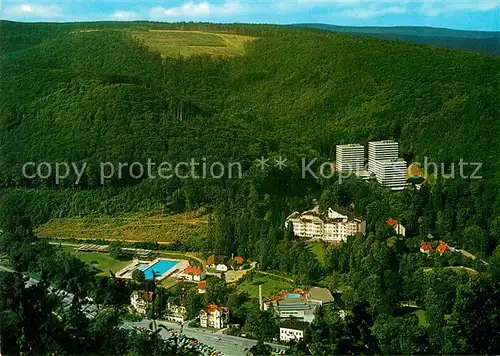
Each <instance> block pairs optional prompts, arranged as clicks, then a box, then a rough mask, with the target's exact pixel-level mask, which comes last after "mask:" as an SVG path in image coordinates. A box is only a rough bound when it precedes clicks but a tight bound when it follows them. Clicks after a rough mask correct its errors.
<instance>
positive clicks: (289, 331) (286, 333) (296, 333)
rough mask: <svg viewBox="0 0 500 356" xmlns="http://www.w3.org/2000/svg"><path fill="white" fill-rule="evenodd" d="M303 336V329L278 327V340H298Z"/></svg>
mask: <svg viewBox="0 0 500 356" xmlns="http://www.w3.org/2000/svg"><path fill="white" fill-rule="evenodd" d="M303 338H304V330H303V329H299V328H292V327H288V328H287V327H280V341H283V342H290V341H299V340H300V339H303Z"/></svg>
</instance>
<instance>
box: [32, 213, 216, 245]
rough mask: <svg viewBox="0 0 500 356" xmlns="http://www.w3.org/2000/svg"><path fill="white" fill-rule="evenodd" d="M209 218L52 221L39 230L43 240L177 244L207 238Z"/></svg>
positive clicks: (188, 215) (187, 215)
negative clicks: (186, 240)
mask: <svg viewBox="0 0 500 356" xmlns="http://www.w3.org/2000/svg"><path fill="white" fill-rule="evenodd" d="M207 230H208V216H207V215H204V216H199V215H198V214H197V213H183V214H173V215H168V216H147V215H141V214H133V215H127V216H122V217H112V218H88V217H86V218H71V219H52V220H50V221H49V222H48V223H46V224H44V225H42V226H41V227H39V228H38V229H37V230H36V234H37V235H38V237H40V238H53V239H75V240H106V241H123V242H139V241H145V242H152V241H158V242H164V243H168V242H175V241H182V240H184V239H186V238H189V237H203V236H206V235H207Z"/></svg>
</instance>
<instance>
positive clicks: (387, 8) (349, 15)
mask: <svg viewBox="0 0 500 356" xmlns="http://www.w3.org/2000/svg"><path fill="white" fill-rule="evenodd" d="M0 18H1V19H4V20H13V21H30V22H32V21H37V22H38V21H58V22H68V21H101V20H116V21H133V20H148V21H165V22H178V21H201V22H224V23H233V22H240V23H241V22H244V23H274V24H290V23H313V22H315V23H327V24H332V25H343V26H432V27H445V28H453V29H464V30H482V31H500V0H468V1H467V0H454V1H450V0H407V1H395V0H378V1H367V0H201V1H199V0H17V1H16V0H0Z"/></svg>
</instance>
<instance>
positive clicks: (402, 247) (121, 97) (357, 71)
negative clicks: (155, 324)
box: [0, 22, 500, 354]
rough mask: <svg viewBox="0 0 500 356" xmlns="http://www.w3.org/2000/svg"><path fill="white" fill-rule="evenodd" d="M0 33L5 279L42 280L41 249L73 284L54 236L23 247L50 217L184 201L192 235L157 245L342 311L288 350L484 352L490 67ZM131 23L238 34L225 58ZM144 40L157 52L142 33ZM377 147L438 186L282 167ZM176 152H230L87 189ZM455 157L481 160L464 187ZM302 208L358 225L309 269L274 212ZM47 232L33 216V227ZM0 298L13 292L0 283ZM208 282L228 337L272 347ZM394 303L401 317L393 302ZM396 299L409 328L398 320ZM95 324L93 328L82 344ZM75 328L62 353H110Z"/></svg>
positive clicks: (490, 303) (496, 126)
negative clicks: (175, 171)
mask: <svg viewBox="0 0 500 356" xmlns="http://www.w3.org/2000/svg"><path fill="white" fill-rule="evenodd" d="M1 26H2V28H1V30H0V33H1V34H2V35H1V45H2V47H1V48H2V53H1V56H0V76H1V80H0V93H1V95H0V229H1V230H3V231H4V233H3V234H2V235H1V238H0V252H1V253H2V254H3V255H5V256H7V258H8V260H9V261H10V263H11V264H12V266H13V268H15V269H16V270H18V271H22V272H26V271H28V272H31V273H34V274H41V275H42V276H44V273H47V271H51V269H50V268H48V266H51V265H52V262H49V261H51V259H52V258H53V256H54V255H55V256H58V257H57V258H61V260H62V261H66V260H67V261H68V262H67V263H66V262H61V263H60V264H57V265H56V267H57V268H59V267H61V268H59V269H60V271H59V269H58V271H57V272H54V273H53V274H50V275H49V277H50V278H48V279H47V281H49V282H51V283H53V281H54V280H56V281H59V282H60V281H66V280H68V281H69V282H68V283H70V284H71V286H73V287H74V288H75V290H77V291H78V290H79V289H80V286H84V285H85V284H82V283H81V282H80V281H78V279H79V278H80V277H79V276H78V273H76V274H74V275H73V276H72V277H71V278H73V277H74V278H75V282H73V279H69V278H67V277H65V276H66V274H70V272H72V271H73V269H72V270H71V271H70V270H66V269H65V268H66V266H70V265H72V264H73V263H74V261H75V260H76V259H75V258H74V257H71V256H69V255H66V254H64V253H63V252H59V253H57V254H55V252H53V251H52V250H53V249H55V247H53V246H52V247H50V246H47V245H46V244H44V243H43V242H41V241H40V240H38V239H37V238H36V236H35V233H34V231H36V230H35V228H37V227H39V226H41V225H43V224H44V223H46V222H47V221H49V220H50V219H53V218H65V219H66V220H63V221H62V222H64V221H66V222H68V221H70V222H71V221H77V222H78V223H83V224H88V223H92V222H93V223H94V224H95V222H96V221H100V220H99V219H97V218H112V217H123V216H124V214H125V213H135V214H131V215H133V216H148V214H151V215H152V216H156V215H154V214H157V215H158V214H159V215H169V214H170V213H173V212H177V213H178V212H190V211H193V210H195V209H198V208H201V207H203V208H204V209H203V211H206V212H207V213H208V214H207V215H208V217H207V220H208V227H207V228H206V229H205V228H203V230H202V231H201V232H200V234H198V233H197V234H192V236H191V235H190V236H186V238H185V239H183V240H182V241H181V242H180V243H179V244H175V248H177V249H180V250H183V251H194V252H197V253H199V254H200V255H202V256H204V257H207V256H209V255H215V256H218V257H224V256H225V257H228V256H231V255H232V254H234V255H238V256H243V257H244V258H245V259H247V260H250V261H255V262H257V264H258V270H260V271H271V273H279V274H280V275H282V276H285V278H288V279H293V281H294V283H296V284H297V285H298V286H304V287H308V286H313V285H323V286H327V287H328V288H330V289H331V290H333V291H335V290H339V291H340V292H342V300H343V301H344V303H345V310H346V312H347V317H346V318H345V319H342V320H341V319H340V318H339V317H338V313H337V311H336V310H333V309H332V310H330V309H331V308H325V310H323V309H320V310H319V312H318V313H317V315H316V318H317V319H316V320H317V321H316V322H315V323H313V324H312V325H311V327H310V330H309V331H308V333H309V334H308V335H307V337H306V341H307V343H308V345H307V347H306V346H304V345H302V346H300V345H299V347H303V348H304V347H305V348H306V349H307V352H310V353H312V354H361V353H366V354H374V353H378V352H382V353H385V354H426V353H428V354H466V353H471V354H498V352H499V350H500V341H499V340H498V335H499V332H500V331H499V325H500V321H499V315H500V313H499V310H500V306H499V304H498V301H499V300H500V299H499V289H498V280H499V276H500V193H499V192H500V190H499V183H500V140H498V137H497V136H498V133H499V132H500V115H499V113H500V101H499V100H498V97H499V92H500V88H499V85H500V58H497V57H492V56H483V55H479V54H474V53H467V52H461V51H453V50H446V49H439V48H434V47H429V46H420V45H409V44H404V43H399V42H391V41H385V40H381V39H376V38H368V37H361V36H354V35H347V34H336V33H329V32H323V31H318V30H310V29H301V28H293V27H280V26H260V25H215V24H195V23H191V24H187V23H180V24H161V23H146V22H131V23H126V24H124V23H112V22H108V23H105V22H103V23H81V24H78V23H69V24H20V23H12V22H1ZM150 29H155V30H159V29H160V30H196V31H208V32H210V33H222V34H225V35H231V36H232V35H242V36H248V37H251V38H252V40H249V41H246V43H245V47H244V50H238V53H237V54H238V55H235V56H231V57H229V56H218V55H217V53H220V52H224V51H213V46H221V44H220V43H219V42H217V43H211V42H207V43H205V44H203V43H201V44H200V43H198V44H193V43H191V42H189V41H187V40H186V41H183V42H182V46H184V47H183V48H184V49H185V48H186V46H187V47H189V48H190V45H195V46H198V48H196V51H185V52H184V53H185V54H187V55H185V56H183V55H182V53H183V51H181V50H179V51H176V50H175V48H174V50H172V46H171V43H167V45H168V51H165V52H164V53H162V54H163V56H162V54H160V53H159V52H157V51H156V50H155V49H154V48H152V47H149V46H148V45H147V41H145V40H144V39H145V38H146V39H148V37H149V36H148V32H147V31H149V30H150ZM138 31H139V32H140V31H143V32H144V33H142V36H138V35H137V33H138ZM228 38H231V37H230V36H229V37H228ZM154 40H155V43H156V45H158V47H156V48H164V47H162V46H163V44H164V43H161V41H163V40H164V39H163V38H162V37H161V36H158V35H157V34H155V36H154ZM165 40H168V39H165ZM158 41H160V42H158ZM190 43H191V44H190ZM186 44H187V45H186ZM222 45H223V44H222ZM203 46H206V47H207V49H206V51H203ZM190 49H191V48H190ZM193 52H196V53H193ZM179 54H180V55H179ZM377 139H395V140H397V141H398V142H399V143H400V155H401V156H403V157H404V158H406V159H407V160H408V161H410V162H411V161H419V162H422V163H423V162H424V160H425V157H427V160H428V161H431V162H435V163H437V164H438V165H441V164H444V166H445V169H443V171H444V173H450V170H451V167H452V166H451V165H452V164H453V163H455V172H456V174H455V178H451V177H442V176H441V175H440V174H438V176H437V177H429V179H428V182H427V183H425V184H424V185H423V186H422V187H421V189H419V190H418V189H415V187H409V188H408V189H406V190H405V191H402V192H393V191H390V190H389V189H385V188H382V187H381V186H380V185H378V184H377V183H375V182H366V181H363V180H360V179H356V178H354V177H351V178H349V179H344V180H343V181H342V182H339V180H338V176H337V175H333V176H332V177H331V178H330V179H327V178H324V179H313V177H312V176H311V175H308V176H306V177H303V176H302V175H301V159H302V158H307V159H308V160H309V159H313V158H318V162H317V164H316V165H315V166H314V167H313V168H312V169H313V170H314V171H317V170H318V168H319V164H320V163H322V162H331V161H332V160H333V159H334V157H333V153H334V149H335V145H336V144H340V143H354V142H358V143H361V144H366V143H367V142H368V141H371V140H377ZM261 157H268V158H269V159H270V161H269V166H268V167H267V168H266V167H264V169H261V168H260V167H259V166H257V165H256V164H255V163H256V161H255V160H256V159H261ZM280 157H283V158H286V159H287V161H286V167H285V168H283V167H281V168H282V169H280V168H279V167H276V166H275V165H274V164H273V163H274V162H275V159H278V158H280ZM191 159H195V160H197V161H198V162H201V161H203V162H207V163H208V164H210V163H212V162H222V163H231V162H238V163H240V164H241V177H240V176H236V177H235V178H231V179H230V178H228V177H227V176H225V177H224V178H223V179H215V178H206V179H205V178H200V177H199V178H194V177H188V178H181V177H179V175H178V176H177V177H172V178H169V179H163V178H160V177H156V178H155V179H148V178H146V177H145V176H141V177H140V178H137V177H136V176H137V174H136V173H137V172H136V171H128V172H127V171H125V172H124V173H123V175H122V176H121V177H118V176H117V175H114V176H112V177H110V178H109V179H104V180H103V179H102V176H101V175H100V169H99V168H100V163H103V162H110V164H117V163H118V162H127V163H132V162H141V163H142V164H143V165H145V164H146V162H148V160H151V161H153V162H156V163H161V162H170V163H171V164H173V165H175V164H176V163H178V162H189V161H190V160H191ZM461 160H463V161H462V162H477V163H482V167H481V170H480V172H478V175H481V176H482V177H483V178H481V179H467V178H466V177H462V178H460V177H457V175H458V163H459V162H460V161H461ZM26 162H37V163H40V162H48V163H51V164H53V165H54V164H55V163H57V162H67V163H70V164H71V163H74V164H75V165H77V166H78V167H80V166H81V165H83V164H84V163H85V164H87V169H86V170H84V174H83V175H82V176H81V177H79V176H78V174H77V173H75V172H71V173H70V174H69V175H68V176H67V177H66V178H63V179H62V180H60V181H56V177H55V176H54V175H51V176H50V177H49V178H39V177H38V178H36V177H35V178H32V179H31V178H26V177H23V175H22V167H23V165H24V164H25V163H26ZM198 168H200V167H198ZM29 173H30V174H31V173H33V170H31V171H30V172H29ZM198 173H199V172H198ZM429 173H432V172H429ZM466 173H467V174H471V173H472V172H471V171H469V170H466ZM240 178H241V179H240ZM77 179H78V184H75V182H76V181H77ZM315 203H319V204H320V206H321V207H322V208H324V207H339V208H343V209H347V210H348V211H349V213H353V214H356V215H359V216H362V217H363V219H364V220H366V224H367V233H366V234H365V235H358V236H356V237H352V238H349V239H348V241H347V242H346V243H345V244H344V245H342V246H341V247H333V246H326V245H325V246H323V245H321V246H320V247H324V251H322V252H323V254H322V256H323V257H322V260H321V261H320V260H319V259H318V257H317V255H316V254H315V253H314V252H313V251H312V249H311V248H310V245H308V244H307V243H306V242H305V241H303V239H300V238H297V237H296V236H294V234H293V231H291V230H290V229H285V228H284V220H285V218H286V216H288V215H289V214H290V213H291V212H293V211H303V210H306V209H309V208H310V207H311V206H312V205H313V204H315ZM68 218H70V219H68ZM79 218H81V219H88V220H78V219H79ZM388 218H393V219H397V220H399V221H400V222H401V223H402V224H404V225H405V226H406V237H405V238H403V237H402V236H396V232H395V231H394V230H393V229H391V228H389V227H388V225H387V224H386V220H387V219H388ZM72 219H74V220H72ZM172 219H173V220H174V221H175V219H176V216H175V215H172ZM56 225H57V224H54V223H52V225H50V224H49V225H48V228H49V231H50V226H56ZM179 225H180V224H179ZM87 227H88V226H87ZM38 231H40V230H38ZM45 231H47V226H45ZM200 235H203V236H200ZM174 239H175V238H174V237H172V240H174ZM426 240H430V241H435V242H436V243H438V242H439V241H440V240H443V241H445V242H446V243H448V244H449V245H450V246H455V247H457V248H460V249H466V250H467V251H469V252H470V253H473V254H474V255H475V258H467V257H464V256H462V255H461V254H460V253H459V252H456V253H451V252H450V253H446V254H444V255H443V256H440V255H439V254H438V253H437V252H436V253H434V252H433V253H432V254H431V255H430V256H429V257H427V256H425V255H424V254H422V253H420V252H419V246H420V243H421V242H422V241H426ZM151 246H152V247H151V248H158V246H156V245H155V244H154V243H151ZM71 261H73V262H71ZM70 262H71V263H70ZM65 263H66V264H65ZM63 266H64V267H65V268H62V267H63ZM75 266H76V267H74V270H80V269H81V267H79V266H80V265H79V264H77V265H75ZM455 267H456V268H455ZM464 267H467V268H469V269H473V271H474V274H473V276H471V275H470V274H468V273H467V272H464V271H468V270H467V269H464ZM42 272H44V273H42ZM51 273H52V272H51ZM89 275H90V272H89ZM478 276H479V277H478ZM476 277H477V278H476ZM19 278H21V277H19ZM89 278H90V277H89ZM90 279H91V278H90ZM7 281H8V280H7ZM110 281H111V279H110ZM112 281H113V282H109V283H115V282H114V281H115V280H114V279H113V280H112ZM9 283H10V282H9ZM12 283H14V282H12ZM16 283H19V282H16ZM99 283H101V282H99ZM106 283H108V282H106ZM63 284H64V283H63ZM222 285H224V286H225V283H222ZM82 288H83V287H82ZM21 289H22V288H21ZM0 292H1V293H2V295H7V296H8V297H6V298H10V299H11V300H15V299H12V297H11V296H10V294H9V290H7V289H5V290H2V291H0ZM75 293H76V292H75ZM78 293H80V292H78ZM221 293H222V294H221V296H220V298H219V299H218V300H217V302H218V303H219V304H220V305H225V304H226V303H228V304H229V303H234V304H232V305H235V308H234V309H236V308H240V307H241V308H240V309H239V310H238V309H237V311H239V313H238V312H233V313H234V314H235V315H237V316H236V322H237V323H238V324H242V325H244V328H243V330H247V329H248V333H247V334H248V335H252V336H253V337H255V338H259V340H261V341H262V340H269V341H270V340H272V338H273V337H274V334H273V332H272V330H274V329H273V328H271V327H269V325H270V324H269V323H270V322H271V321H272V320H274V319H273V317H272V316H270V315H269V313H264V312H259V309H258V307H257V305H256V303H254V306H255V308H254V309H255V310H254V312H252V313H251V317H250V316H247V314H249V313H247V312H246V309H245V308H244V307H242V306H241V305H238V303H237V302H236V301H235V300H241V299H243V300H247V298H248V296H245V295H243V296H242V297H241V295H233V294H231V295H229V294H228V293H225V292H224V291H222V292H221ZM79 295H80V296H81V297H82V298H84V297H86V296H87V294H84V293H82V294H79ZM240 297H241V298H240ZM125 299H126V303H128V295H126V298H125ZM115 302H116V303H118V304H120V305H121V303H123V301H121V300H120V301H115ZM409 302H411V303H409ZM244 304H247V303H244ZM408 304H411V308H410V309H411V313H408V310H406V311H405V310H403V309H404V308H405V306H408ZM2 306H3V305H2ZM231 308H233V307H231ZM332 308H333V307H332ZM414 309H417V311H418V312H421V313H424V314H425V315H426V318H427V320H423V321H418V320H417V318H416V316H415V315H414V314H413V313H414V312H416V311H415V310H414ZM2 310H3V309H2ZM5 310H7V309H5ZM1 315H4V314H1ZM5 315H7V314H5ZM9 315H11V314H9ZM44 315H45V314H44ZM47 315H52V314H51V312H50V310H49V312H48V313H47ZM240 319H241V320H240ZM250 319H251V320H250ZM249 320H250V321H249ZM268 321H269V323H268ZM22 322H24V324H23V323H22ZM272 322H273V323H274V322H275V321H272ZM27 323H29V320H24V319H22V318H19V317H18V316H12V318H10V319H9V325H12V327H10V328H9V330H11V332H10V334H9V335H11V336H10V337H12V338H13V340H22V339H23V337H24V334H23V333H22V332H21V331H19V330H22V328H21V327H20V325H25V324H27ZM258 323H261V324H258ZM113 325H115V326H116V323H115V324H113ZM255 325H257V327H255ZM273 325H274V324H273ZM276 325H277V324H276ZM276 325H275V326H276ZM116 327H117V326H116ZM101 329H106V328H99V329H98V330H97V331H98V332H99V333H98V335H100V334H101V333H102V332H103V330H101ZM49 331H50V330H49ZM69 331H70V332H69V333H68V335H72V330H69ZM97 331H96V332H97ZM245 332H246V331H245ZM47 334H48V335H50V333H47ZM64 335H66V334H64ZM86 335H87V334H86ZM89 335H90V336H89ZM89 335H87V338H85V339H82V340H83V341H82V345H85V344H87V343H89V344H92V347H93V348H89V349H88V350H90V351H89V352H93V353H99V352H101V353H123V352H124V351H123V348H124V347H125V346H122V345H121V342H117V343H116V344H115V343H114V342H113V343H111V344H112V346H113V347H111V346H109V347H108V345H107V344H103V345H104V346H102V347H101V345H96V344H95V343H92V341H91V340H94V339H97V338H93V334H89ZM153 335H157V334H153ZM122 336H126V335H122ZM65 337H66V336H65ZM117 340H118V339H117ZM120 340H121V339H120ZM394 340H398V341H397V342H396V343H395V342H394ZM53 341H54V342H53V343H54V344H55V345H59V344H60V343H58V342H57V340H53ZM84 341H85V342H84ZM64 344H65V345H66V342H65V343H64ZM50 345H52V341H51V342H50ZM68 345H72V346H71V347H68V348H64V349H62V350H66V352H68V353H74V352H75V351H74V350H75V349H74V347H77V346H75V345H76V344H75V345H73V344H72V343H71V342H68ZM117 345H118V346H120V347H117ZM163 346H164V345H163V344H162V345H161V347H163ZM12 350H13V353H15V352H18V351H19V350H17V349H16V348H15V347H13V348H12ZM32 350H37V351H40V352H39V353H44V352H45V353H47V352H48V351H47V350H59V349H57V348H53V349H50V348H49V347H48V346H46V345H42V346H41V347H40V348H39V349H38V348H33V349H32ZM110 350H111V351H110ZM117 350H119V351H117ZM140 350H142V349H138V350H136V351H135V354H141V352H142V351H140ZM162 350H163V349H162ZM292 350H293V349H292ZM162 352H165V350H164V351H162ZM297 352H298V353H300V350H298V351H297ZM304 352H305V351H304ZM132 353H133V352H132ZM143 353H144V352H143ZM146 353H154V352H153V351H151V350H150V351H149V352H146Z"/></svg>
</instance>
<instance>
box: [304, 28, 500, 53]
mask: <svg viewBox="0 0 500 356" xmlns="http://www.w3.org/2000/svg"><path fill="white" fill-rule="evenodd" d="M295 26H299V27H307V28H317V29H322V30H328V31H333V32H337V33H349V34H357V35H362V36H373V37H377V38H383V39H386V40H397V41H402V42H406V43H414V44H424V45H432V46H437V47H443V48H453V49H458V50H465V51H470V52H476V53H484V54H489V55H496V56H498V55H500V33H499V32H494V31H463V30H450V29H446V28H434V27H411V26H408V27H352V26H334V25H327V24H320V23H311V24H296V25H295Z"/></svg>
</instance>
